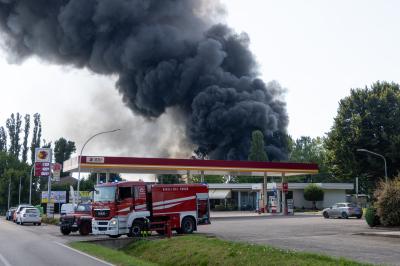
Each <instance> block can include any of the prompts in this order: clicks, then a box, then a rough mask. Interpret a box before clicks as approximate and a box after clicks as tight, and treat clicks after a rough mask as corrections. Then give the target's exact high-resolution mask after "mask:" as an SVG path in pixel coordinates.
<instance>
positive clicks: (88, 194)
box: [69, 191, 93, 202]
mask: <svg viewBox="0 0 400 266" xmlns="http://www.w3.org/2000/svg"><path fill="white" fill-rule="evenodd" d="M79 195H80V197H79V198H80V202H89V201H92V199H93V192H92V191H79ZM77 196H78V192H77V191H74V195H73V194H72V191H70V192H69V200H70V201H71V202H72V198H73V197H75V199H77V198H78V197H77Z"/></svg>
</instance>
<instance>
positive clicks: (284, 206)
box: [281, 173, 287, 215]
mask: <svg viewBox="0 0 400 266" xmlns="http://www.w3.org/2000/svg"><path fill="white" fill-rule="evenodd" d="M284 183H286V177H285V173H282V184H281V188H282V189H281V191H282V207H281V209H282V211H281V212H282V214H284V215H286V214H287V211H286V192H285V191H284V189H283V184H284Z"/></svg>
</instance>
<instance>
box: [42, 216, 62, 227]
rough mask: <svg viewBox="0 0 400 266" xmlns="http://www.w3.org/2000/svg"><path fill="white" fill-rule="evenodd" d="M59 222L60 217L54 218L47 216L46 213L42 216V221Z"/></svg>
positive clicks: (56, 223) (47, 222)
mask: <svg viewBox="0 0 400 266" xmlns="http://www.w3.org/2000/svg"><path fill="white" fill-rule="evenodd" d="M59 222H60V220H59V219H55V218H52V217H47V216H46V215H43V216H42V223H45V224H54V225H58V224H59Z"/></svg>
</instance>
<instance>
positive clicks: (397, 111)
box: [325, 82, 400, 194]
mask: <svg viewBox="0 0 400 266" xmlns="http://www.w3.org/2000/svg"><path fill="white" fill-rule="evenodd" d="M399 106H400V89H399V85H398V84H395V83H388V82H377V83H374V84H372V86H371V87H370V88H368V87H366V88H364V89H352V90H351V92H350V96H348V97H346V98H344V99H342V100H341V101H340V103H339V109H338V114H337V116H336V117H335V120H334V125H333V127H332V129H331V131H330V132H329V133H328V137H327V139H326V143H325V145H326V148H327V151H328V152H327V161H328V165H329V168H330V169H331V171H332V172H333V174H334V175H336V176H337V177H338V178H340V179H342V180H344V181H348V180H353V179H354V177H359V178H360V184H361V189H362V192H363V193H368V194H372V190H373V188H375V186H376V182H377V181H378V180H379V179H380V178H382V177H383V175H384V165H383V161H382V159H380V158H379V157H375V156H370V155H369V154H366V153H361V152H357V149H367V150H370V151H373V152H376V153H379V154H382V155H383V156H385V157H386V160H387V163H388V164H387V166H388V168H387V169H388V175H389V177H392V176H394V175H395V174H396V173H397V172H398V171H399V170H400V135H399V132H400V108H399Z"/></svg>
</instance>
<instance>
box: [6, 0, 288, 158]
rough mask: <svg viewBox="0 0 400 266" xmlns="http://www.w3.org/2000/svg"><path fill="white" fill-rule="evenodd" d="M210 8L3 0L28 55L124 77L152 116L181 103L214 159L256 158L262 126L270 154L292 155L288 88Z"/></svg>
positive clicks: (168, 1)
mask: <svg viewBox="0 0 400 266" xmlns="http://www.w3.org/2000/svg"><path fill="white" fill-rule="evenodd" d="M209 6H210V2H207V1H204V0H203V1H200V0H162V1H161V0H147V1H146V0H0V31H1V34H2V35H1V37H2V38H3V40H4V43H6V46H7V49H8V51H9V52H10V53H11V54H12V57H14V58H16V59H17V60H18V61H22V60H23V59H25V58H27V57H29V56H32V55H36V56H38V57H40V58H41V59H43V60H46V61H48V62H51V63H55V64H62V65H72V66H74V67H85V68H88V69H90V70H91V71H93V72H95V73H100V74H104V75H116V76H118V81H117V84H116V87H117V89H118V90H119V92H120V93H121V95H122V98H123V101H124V103H125V104H126V105H127V106H128V107H129V108H130V109H131V110H133V111H134V113H137V114H140V115H142V116H145V117H147V118H150V119H152V118H157V117H159V116H160V115H161V114H163V113H164V112H166V109H167V108H168V107H173V108H175V109H177V110H179V112H181V113H182V114H184V117H185V120H186V121H185V123H186V125H187V126H186V127H187V129H186V134H187V136H188V138H189V140H190V141H192V142H193V144H195V145H196V146H198V151H199V152H200V153H205V154H208V155H209V157H210V158H218V159H246V158H247V154H248V152H249V147H250V145H249V143H250V136H251V132H252V131H253V130H256V129H259V130H261V131H262V132H263V133H264V135H265V141H266V145H267V147H266V148H267V152H268V156H269V158H270V159H271V160H280V159H284V157H285V153H286V152H285V151H286V144H285V143H286V137H285V136H286V128H287V124H288V116H287V112H286V105H285V103H284V102H283V101H282V100H281V96H282V89H281V88H280V87H279V85H278V84H276V83H270V84H268V85H266V84H265V83H264V82H263V81H262V80H260V79H258V78H257V74H258V73H257V64H256V62H255V59H254V56H253V55H252V53H251V52H250V50H249V39H248V36H247V35H246V34H244V33H242V34H237V33H235V32H234V31H233V30H232V29H230V28H229V27H227V26H225V25H222V24H216V25H213V22H212V21H213V20H214V15H215V12H210V10H207V7H209ZM214 7H215V6H214ZM218 8H219V7H218ZM115 119H118V117H115ZM171 126H173V125H171Z"/></svg>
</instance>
